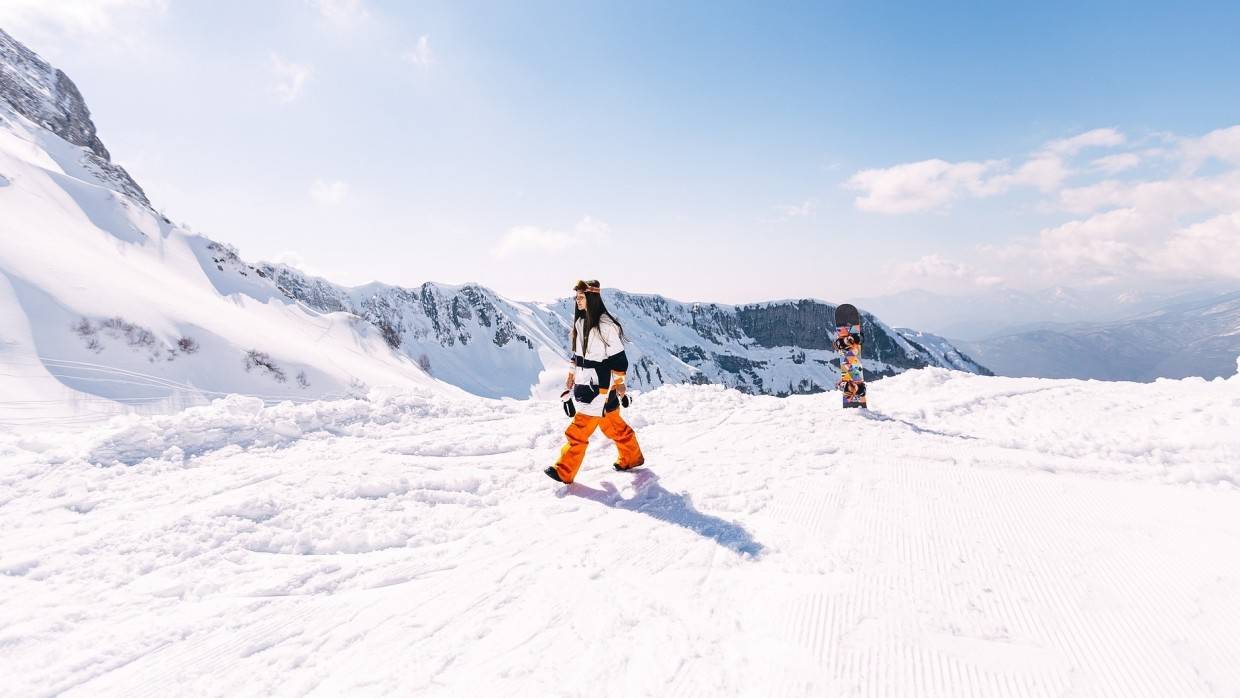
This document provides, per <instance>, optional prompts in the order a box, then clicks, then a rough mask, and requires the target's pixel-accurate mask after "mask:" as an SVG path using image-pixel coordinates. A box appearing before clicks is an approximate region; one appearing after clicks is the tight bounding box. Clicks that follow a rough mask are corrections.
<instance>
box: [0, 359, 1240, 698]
mask: <svg viewBox="0 0 1240 698" xmlns="http://www.w3.org/2000/svg"><path fill="white" fill-rule="evenodd" d="M871 401H872V402H871V404H872V405H873V407H874V409H873V410H871V411H869V412H863V411H858V410H843V409H841V408H840V405H839V396H838V395H837V394H823V395H814V396H794V397H790V398H784V399H780V398H773V397H753V396H746V395H743V394H741V393H739V392H736V391H734V390H724V389H722V388H719V387H713V386H666V387H662V388H659V389H657V390H655V391H652V392H649V393H646V394H643V395H639V396H638V397H637V398H636V400H635V401H634V404H633V406H632V407H631V408H630V409H629V410H627V411H626V418H627V419H628V420H629V421H630V423H631V424H632V425H633V426H634V427H635V428H636V430H637V433H638V436H639V438H640V439H641V443H642V447H643V449H644V450H645V453H646V457H647V467H645V468H643V469H641V470H638V471H636V472H631V473H617V472H614V471H613V470H612V469H611V468H610V464H611V462H612V460H613V457H614V450H613V448H612V447H611V445H610V444H609V443H607V442H606V441H605V440H603V439H602V437H601V436H600V437H597V440H596V441H595V442H594V443H593V445H592V446H591V450H590V452H589V453H588V455H587V459H586V463H585V466H584V467H583V469H582V471H581V473H580V475H579V478H578V481H577V482H576V483H574V484H573V485H570V486H564V485H560V484H558V483H556V482H553V481H551V480H549V479H548V478H546V477H545V476H544V475H543V474H542V473H541V472H540V471H541V470H542V468H544V467H546V466H547V465H549V464H551V463H552V462H553V461H554V459H555V456H556V453H557V451H558V448H559V446H560V443H561V435H560V433H561V431H562V430H563V428H564V426H565V421H566V420H565V418H564V417H563V415H562V413H560V411H559V406H558V403H556V402H546V401H537V400H527V401H511V400H504V401H499V400H487V399H482V398H475V397H471V396H465V395H454V394H445V393H443V392H442V391H432V390H430V389H421V388H412V389H410V390H408V391H404V392H390V393H380V392H378V391H372V392H371V393H370V394H369V396H368V397H367V398H366V399H351V400H338V401H320V402H307V403H303V404H292V403H282V404H276V405H270V404H265V403H264V401H262V400H260V399H256V398H249V397H242V396H233V397H228V398H224V399H220V400H217V401H215V402H213V403H211V404H209V405H205V406H199V407H193V408H190V409H187V410H185V411H182V412H180V413H177V414H173V415H165V416H136V415H128V416H122V417H114V418H111V420H110V421H108V422H106V423H101V424H95V425H83V424H80V423H76V422H75V423H72V424H68V425H60V427H59V428H58V427H57V423H56V422H52V423H50V424H49V428H48V429H46V430H42V431H30V430H26V431H23V432H22V433H20V434H17V433H13V432H0V530H2V531H3V532H4V533H3V536H2V537H0V675H2V676H4V677H5V678H4V681H3V682H0V694H3V695H11V696H40V695H58V694H63V695H68V696H108V695H115V696H122V695H123V696H137V695H153V696H170V695H207V696H240V695H281V696H283V695H324V696H326V695H396V696H410V695H417V696H498V695H514V696H516V695H520V696H578V695H583V696H584V695H588V696H702V697H706V696H711V697H714V696H730V695H744V696H767V695H770V696H1064V695H1072V696H1124V697H1134V696H1148V697H1150V698H1154V697H1158V698H1166V697H1171V696H1236V695H1240V662H1238V661H1236V660H1237V658H1238V657H1240V515H1238V512H1240V488H1238V487H1237V483H1240V378H1231V379H1226V380H1224V379H1218V380H1213V381H1203V380H1199V379H1187V380H1180V381H1168V380H1162V381H1157V382H1155V383H1150V384H1135V383H1101V382H1085V381H1074V380H1041V379H1010V378H987V377H980V376H972V375H968V374H963V373H955V372H949V371H946V370H941V369H925V370H917V371H910V372H908V373H905V374H902V375H900V376H897V377H893V378H889V379H885V380H882V381H878V382H875V383H873V384H872V391H871ZM68 427H72V430H71V431H70V430H69V429H68Z"/></svg>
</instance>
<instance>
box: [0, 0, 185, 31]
mask: <svg viewBox="0 0 1240 698" xmlns="http://www.w3.org/2000/svg"><path fill="white" fill-rule="evenodd" d="M167 9H168V2H167V0H0V27H3V28H4V29H5V31H7V32H9V33H11V34H14V35H15V38H17V39H18V40H21V39H22V37H23V36H26V35H27V34H45V33H49V32H51V33H60V34H67V35H70V36H82V35H99V34H111V33H114V32H116V31H117V30H118V27H119V19H120V18H121V16H122V15H125V14H128V13H135V12H137V13H151V12H154V13H159V14H163V13H164V12H166V11H167Z"/></svg>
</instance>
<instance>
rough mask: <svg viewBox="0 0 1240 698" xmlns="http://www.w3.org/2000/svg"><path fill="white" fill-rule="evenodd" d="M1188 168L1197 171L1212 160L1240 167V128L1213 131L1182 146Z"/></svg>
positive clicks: (1183, 143)
mask: <svg viewBox="0 0 1240 698" xmlns="http://www.w3.org/2000/svg"><path fill="white" fill-rule="evenodd" d="M1180 150H1181V152H1182V153H1183V157H1184V160H1185V163H1186V165H1187V167H1188V168H1189V169H1190V170H1195V169H1196V168H1197V167H1200V166H1201V165H1202V163H1204V162H1205V161H1207V160H1210V159H1217V160H1221V161H1223V162H1227V163H1231V164H1233V165H1240V126H1232V127H1230V128H1221V129H1218V130H1215V131H1211V132H1210V133H1207V134H1206V135H1204V136H1202V137H1201V138H1190V139H1186V140H1184V141H1183V142H1182V143H1181V144H1180Z"/></svg>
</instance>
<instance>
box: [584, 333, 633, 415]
mask: <svg viewBox="0 0 1240 698" xmlns="http://www.w3.org/2000/svg"><path fill="white" fill-rule="evenodd" d="M576 327H577V341H576V343H575V344H574V346H573V359H572V361H573V383H574V387H573V401H574V402H576V403H577V404H576V407H577V411H578V412H581V413H583V414H586V415H589V416H592V417H601V416H602V415H603V413H604V411H608V412H610V411H611V410H613V409H615V404H613V403H616V401H615V400H614V399H613V397H614V396H613V395H612V394H611V390H612V388H613V387H615V385H616V384H617V383H622V382H624V375H625V373H626V372H627V371H628V368H629V360H628V357H627V356H625V353H624V342H623V341H622V340H621V339H620V328H619V327H618V326H617V325H616V323H615V321H614V320H612V319H611V316H609V315H603V316H602V317H600V318H599V321H598V326H597V327H595V328H594V329H592V330H590V341H589V342H586V341H585V339H586V336H585V320H584V319H578V320H577V321H576Z"/></svg>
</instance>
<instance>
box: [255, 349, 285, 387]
mask: <svg viewBox="0 0 1240 698" xmlns="http://www.w3.org/2000/svg"><path fill="white" fill-rule="evenodd" d="M255 367H257V368H261V369H263V370H264V371H266V372H267V373H268V374H270V375H271V377H272V378H274V379H276V382H277V383H284V382H287V381H288V376H286V375H284V371H283V370H282V369H281V368H280V367H279V366H276V363H275V361H272V360H271V356H269V355H268V354H266V353H264V352H261V351H258V350H256V349H251V350H249V351H248V352H246V354H245V372H246V373H249V372H250V371H251V370H252V369H254V368H255Z"/></svg>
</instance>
